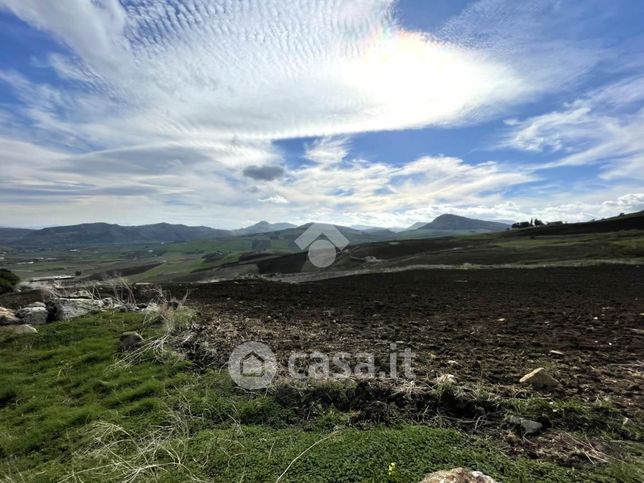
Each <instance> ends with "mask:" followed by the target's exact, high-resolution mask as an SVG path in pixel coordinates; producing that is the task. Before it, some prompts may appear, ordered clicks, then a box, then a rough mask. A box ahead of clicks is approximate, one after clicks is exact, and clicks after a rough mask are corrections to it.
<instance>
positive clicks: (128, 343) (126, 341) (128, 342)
mask: <svg viewBox="0 0 644 483" xmlns="http://www.w3.org/2000/svg"><path fill="white" fill-rule="evenodd" d="M141 344H143V337H142V336H141V334H139V333H138V332H123V333H122V334H121V338H120V339H119V352H131V351H133V350H136V349H138V348H139V347H141Z"/></svg>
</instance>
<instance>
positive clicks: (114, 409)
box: [0, 313, 637, 482]
mask: <svg viewBox="0 0 644 483" xmlns="http://www.w3.org/2000/svg"><path fill="white" fill-rule="evenodd" d="M143 325H144V320H143V317H142V316H141V315H137V314H127V313H126V314H121V313H119V314H112V313H104V314H99V315H93V316H86V317H83V318H79V319H75V320H72V321H69V322H57V323H53V324H48V325H45V326H42V327H40V328H39V333H38V334H35V335H29V336H20V337H16V336H7V335H4V336H2V337H3V338H2V339H0V374H1V375H0V481H6V482H12V481H84V482H91V481H96V482H107V481H168V482H170V481H191V480H192V481H222V482H229V481H242V480H243V481H251V482H252V481H277V480H278V478H280V475H281V480H280V481H298V482H307V481H338V482H350V481H351V482H352V481H390V482H407V481H410V482H413V481H420V479H422V477H423V475H425V474H427V473H429V472H431V471H436V470H439V469H448V468H453V467H456V466H464V467H468V468H472V469H477V470H480V471H483V472H485V473H486V474H489V475H491V476H493V477H495V478H497V479H499V480H502V481H525V482H532V481H551V482H568V481H637V480H636V479H635V478H636V477H637V473H636V471H637V467H633V466H632V465H625V464H622V463H612V464H609V465H600V466H596V467H589V468H588V469H585V470H575V469H571V468H565V467H560V466H557V465H555V464H553V463H547V462H544V461H538V460H530V459H526V458H514V457H511V456H509V455H507V454H505V453H504V451H503V447H502V446H500V443H499V442H497V441H494V440H491V439H487V438H484V437H474V436H470V435H467V434H465V433H462V432H459V431H457V430H456V429H449V428H437V427H430V426H427V425H414V424H410V423H409V422H405V421H400V422H398V423H397V424H395V425H393V426H384V425H379V424H373V425H368V426H360V427H358V426H352V425H351V424H349V423H348V421H349V420H350V417H349V416H350V415H348V414H344V413H341V412H338V411H336V410H334V409H333V408H329V409H326V410H324V411H322V412H320V413H319V414H317V415H316V416H314V417H313V418H312V419H309V420H303V419H302V418H301V415H298V414H297V412H296V410H295V409H294V408H292V407H289V406H288V405H284V404H280V402H278V400H277V399H275V398H274V397H273V396H272V395H271V394H269V393H259V394H248V393H245V392H240V391H238V390H236V389H235V387H234V386H233V384H232V382H231V381H230V380H229V378H228V377H227V376H226V375H225V374H223V373H220V372H218V371H213V370H206V371H197V370H196V369H194V368H193V367H192V366H191V364H190V363H189V362H187V361H185V360H184V359H182V358H181V357H178V356H177V355H175V354H172V353H167V354H165V356H164V357H158V354H148V355H147V356H146V354H145V353H144V354H142V355H141V357H138V358H137V359H136V361H135V362H134V363H130V364H122V363H117V361H119V356H118V355H117V351H116V346H117V341H118V337H119V335H120V334H121V333H122V332H124V331H129V330H140V331H141V330H142V329H141V327H143ZM142 334H143V335H144V337H146V338H154V337H158V336H160V335H161V334H160V329H158V328H151V327H148V328H147V329H145V330H143V331H142ZM525 404H526V405H525V407H522V408H521V409H522V411H524V412H528V413H529V412H530V411H534V412H536V411H541V410H543V407H540V406H539V403H538V401H537V402H530V403H525ZM557 409H560V408H557ZM555 414H558V413H556V412H555ZM392 463H395V465H391V464H392ZM392 468H393V469H392ZM588 471H593V472H594V473H592V474H588Z"/></svg>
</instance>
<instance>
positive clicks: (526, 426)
mask: <svg viewBox="0 0 644 483" xmlns="http://www.w3.org/2000/svg"><path fill="white" fill-rule="evenodd" d="M505 420H506V422H507V423H509V424H511V425H512V426H517V427H520V428H521V430H522V431H523V434H524V435H528V434H533V433H538V432H539V431H541V429H542V428H543V424H541V423H539V422H537V421H532V420H530V419H525V418H521V417H519V416H508V417H507V418H505Z"/></svg>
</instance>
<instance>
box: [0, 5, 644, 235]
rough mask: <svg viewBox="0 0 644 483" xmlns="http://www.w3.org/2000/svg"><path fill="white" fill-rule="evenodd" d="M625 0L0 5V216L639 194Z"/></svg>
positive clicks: (317, 217)
mask: <svg viewBox="0 0 644 483" xmlns="http://www.w3.org/2000/svg"><path fill="white" fill-rule="evenodd" d="M642 19H644V2H642V1H640V0H610V1H609V0H584V1H583V2H580V1H578V0H532V1H531V0H525V1H521V2H517V1H515V0H473V1H465V0H399V1H395V0H289V1H285V0H168V1H161V0H120V1H119V0H66V1H64V2H49V1H44V0H0V170H1V171H0V226H15V227H38V226H51V225H66V224H75V223H84V222H95V221H104V222H110V223H120V224H124V225H133V224H147V223H157V222H169V223H185V224H189V225H206V226H212V227H219V228H237V227H241V226H246V225H249V224H251V223H255V222H257V221H260V220H267V221H270V222H278V221H289V222H292V223H296V224H300V223H306V222H310V221H316V222H324V223H335V224H341V225H371V226H391V227H400V226H408V225H411V224H412V223H415V222H419V221H431V220H432V219H433V218H434V217H436V216H438V215H440V214H442V213H453V214H458V215H462V216H469V217H474V218H482V219H488V220H513V221H515V220H523V219H529V218H533V217H538V218H540V219H544V220H546V221H555V220H566V221H583V220H588V219H593V218H602V217H607V216H613V215H617V214H619V213H621V212H632V211H638V210H642V209H644V29H643V28H642Z"/></svg>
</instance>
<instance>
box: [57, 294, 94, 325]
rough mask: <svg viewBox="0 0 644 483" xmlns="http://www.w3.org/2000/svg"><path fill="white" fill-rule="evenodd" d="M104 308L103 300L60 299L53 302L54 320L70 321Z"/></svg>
mask: <svg viewBox="0 0 644 483" xmlns="http://www.w3.org/2000/svg"><path fill="white" fill-rule="evenodd" d="M102 308H103V302H102V301H101V300H94V299H83V298H59V299H56V300H54V301H53V314H54V315H53V318H54V320H69V319H73V318H74V317H80V316H81V315H86V314H90V313H95V312H99V311H100V310H101V309H102Z"/></svg>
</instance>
